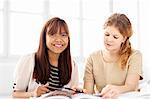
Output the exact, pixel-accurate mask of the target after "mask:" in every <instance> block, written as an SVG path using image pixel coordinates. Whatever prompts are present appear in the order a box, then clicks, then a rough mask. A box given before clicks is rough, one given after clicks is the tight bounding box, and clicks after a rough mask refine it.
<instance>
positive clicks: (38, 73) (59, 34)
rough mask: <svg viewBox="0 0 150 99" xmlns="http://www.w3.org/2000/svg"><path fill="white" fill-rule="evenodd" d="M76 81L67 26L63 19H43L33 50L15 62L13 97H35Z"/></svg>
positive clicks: (73, 83) (75, 68) (73, 84)
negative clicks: (36, 45)
mask: <svg viewBox="0 0 150 99" xmlns="http://www.w3.org/2000/svg"><path fill="white" fill-rule="evenodd" d="M77 85H78V70H77V66H76V64H75V62H74V61H73V60H72V58H71V54H70V36H69V29H68V26H67V24H66V22H65V21H64V20H63V19H60V18H58V17H54V18H52V19H50V20H49V21H47V22H46V24H45V25H44V27H43V30H42V32H41V36H40V43H39V48H38V50H37V52H35V53H33V54H30V55H26V56H24V57H23V58H21V59H20V61H19V62H18V64H17V67H16V71H15V77H14V86H13V98H29V97H38V96H41V95H42V94H45V93H47V92H50V91H54V90H58V89H60V88H62V87H63V86H67V87H75V86H77Z"/></svg>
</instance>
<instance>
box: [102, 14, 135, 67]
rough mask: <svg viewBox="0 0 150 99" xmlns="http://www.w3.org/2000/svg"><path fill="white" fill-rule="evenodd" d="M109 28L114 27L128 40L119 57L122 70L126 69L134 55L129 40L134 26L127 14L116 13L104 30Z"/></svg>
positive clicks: (121, 48)
mask: <svg viewBox="0 0 150 99" xmlns="http://www.w3.org/2000/svg"><path fill="white" fill-rule="evenodd" d="M107 26H114V27H115V28H117V29H118V30H119V32H120V33H121V34H122V35H123V37H125V38H126V40H125V42H122V44H121V47H120V51H119V55H120V59H119V64H120V66H121V68H122V69H124V68H125V67H126V63H127V60H128V58H129V56H130V55H131V53H132V49H131V43H130V41H129V38H130V37H131V36H132V34H133V31H132V24H131V22H130V20H129V19H128V17H127V16H126V15H125V14H120V13H114V14H112V15H111V16H110V17H109V18H108V19H107V20H106V22H105V24H104V28H106V27H107Z"/></svg>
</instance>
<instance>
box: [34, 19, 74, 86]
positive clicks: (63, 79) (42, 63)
mask: <svg viewBox="0 0 150 99" xmlns="http://www.w3.org/2000/svg"><path fill="white" fill-rule="evenodd" d="M62 27H63V28H64V30H65V31H66V33H68V35H69V29H68V26H67V23H66V22H65V21H64V20H63V19H60V18H58V17H54V18H52V19H50V20H49V21H47V22H46V24H45V25H44V27H43V29H42V32H41V36H40V43H39V48H38V51H37V52H36V53H35V68H34V76H33V77H34V78H35V79H36V80H37V81H38V82H40V83H42V84H45V83H46V82H47V80H48V78H49V60H48V48H47V46H46V33H50V32H53V33H57V30H61V29H60V28H62ZM68 39H69V41H68V46H67V48H66V49H65V50H64V51H63V52H62V53H61V54H60V56H59V59H58V69H59V76H60V83H61V84H62V85H65V84H68V83H69V81H70V79H71V73H72V64H71V54H70V37H69V36H68Z"/></svg>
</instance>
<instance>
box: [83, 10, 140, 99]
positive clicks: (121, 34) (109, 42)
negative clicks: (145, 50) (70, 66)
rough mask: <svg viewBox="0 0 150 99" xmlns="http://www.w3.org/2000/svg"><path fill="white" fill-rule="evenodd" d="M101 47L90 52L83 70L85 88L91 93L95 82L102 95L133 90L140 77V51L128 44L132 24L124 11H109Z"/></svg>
mask: <svg viewBox="0 0 150 99" xmlns="http://www.w3.org/2000/svg"><path fill="white" fill-rule="evenodd" d="M104 31H105V32H104V45H105V49H104V50H99V51H96V52H94V53H92V54H91V55H90V56H89V57H88V59H87V61H86V67H85V74H84V88H85V89H86V91H87V92H88V93H94V86H95V85H96V88H97V90H98V91H99V92H100V95H102V97H103V98H104V99H107V98H109V99H115V98H116V97H117V95H119V94H121V93H125V92H129V91H135V90H136V89H137V86H138V81H139V79H142V55H141V53H140V51H138V50H135V49H133V48H131V43H130V41H129V38H130V37H131V36H132V33H133V31H132V25H131V22H130V20H129V19H128V18H127V16H126V15H124V14H119V13H115V14H112V15H111V16H110V17H109V18H108V19H107V20H106V22H105V24H104Z"/></svg>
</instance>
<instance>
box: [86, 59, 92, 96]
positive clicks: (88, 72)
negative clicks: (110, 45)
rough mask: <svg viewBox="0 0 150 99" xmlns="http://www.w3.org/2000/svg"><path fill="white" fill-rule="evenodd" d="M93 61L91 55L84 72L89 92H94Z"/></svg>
mask: <svg viewBox="0 0 150 99" xmlns="http://www.w3.org/2000/svg"><path fill="white" fill-rule="evenodd" d="M93 76H94V75H93V63H92V59H91V57H89V58H88V59H87V61H86V65H85V73H84V89H85V90H86V92H87V93H90V94H92V93H94V77H93Z"/></svg>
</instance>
